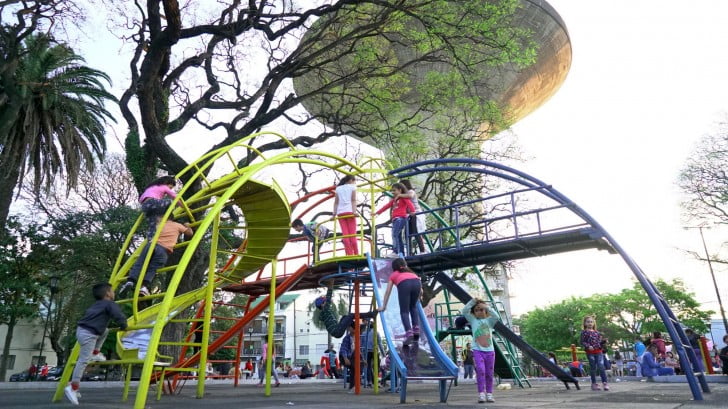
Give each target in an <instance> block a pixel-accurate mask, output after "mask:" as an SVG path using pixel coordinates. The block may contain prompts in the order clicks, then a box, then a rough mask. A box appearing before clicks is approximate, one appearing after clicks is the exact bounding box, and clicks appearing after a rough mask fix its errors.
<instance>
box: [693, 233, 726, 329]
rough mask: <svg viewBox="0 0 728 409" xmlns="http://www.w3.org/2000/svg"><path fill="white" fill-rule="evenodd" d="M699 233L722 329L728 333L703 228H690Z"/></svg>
mask: <svg viewBox="0 0 728 409" xmlns="http://www.w3.org/2000/svg"><path fill="white" fill-rule="evenodd" d="M692 228H693V229H698V231H700V240H702V242H703V250H705V260H706V261H707V262H708V269H710V277H711V278H712V279H713V288H715V295H716V297H718V308H720V315H721V317H723V328H725V329H726V330H727V331H728V320H726V318H725V309H724V308H723V301H722V300H721V298H720V290H718V282H717V281H715V272H714V271H713V264H712V263H711V262H710V254H709V253H708V246H706V245H705V236H703V226H698V227H692Z"/></svg>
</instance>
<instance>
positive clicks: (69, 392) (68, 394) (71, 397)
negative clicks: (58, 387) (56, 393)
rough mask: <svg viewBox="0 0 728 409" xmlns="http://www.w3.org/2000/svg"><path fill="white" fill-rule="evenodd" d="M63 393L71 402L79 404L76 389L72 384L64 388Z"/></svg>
mask: <svg viewBox="0 0 728 409" xmlns="http://www.w3.org/2000/svg"><path fill="white" fill-rule="evenodd" d="M63 394H64V395H66V399H68V401H69V402H71V404H73V405H78V396H77V395H76V391H74V390H73V388H72V387H71V385H68V386H66V387H65V388H63Z"/></svg>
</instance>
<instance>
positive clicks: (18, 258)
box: [0, 218, 44, 381]
mask: <svg viewBox="0 0 728 409" xmlns="http://www.w3.org/2000/svg"><path fill="white" fill-rule="evenodd" d="M36 234H37V228H36V226H32V225H31V226H23V225H21V224H20V223H19V222H18V221H17V220H15V219H14V218H11V219H9V220H8V223H7V225H6V232H5V234H2V235H0V325H7V333H6V334H5V339H4V343H3V350H2V351H3V352H2V356H3V357H7V356H9V355H10V346H11V344H12V342H13V332H14V330H15V326H16V325H17V324H18V322H19V321H20V320H22V319H28V318H33V317H36V316H38V305H39V301H40V300H41V298H42V297H43V290H44V287H43V285H42V284H43V276H42V274H41V273H40V269H39V265H38V264H37V263H36V262H35V260H34V257H32V255H30V252H29V250H28V248H29V242H30V241H32V238H33V236H35V235H36ZM1 361H2V362H0V381H5V374H6V372H7V360H5V359H2V360H1Z"/></svg>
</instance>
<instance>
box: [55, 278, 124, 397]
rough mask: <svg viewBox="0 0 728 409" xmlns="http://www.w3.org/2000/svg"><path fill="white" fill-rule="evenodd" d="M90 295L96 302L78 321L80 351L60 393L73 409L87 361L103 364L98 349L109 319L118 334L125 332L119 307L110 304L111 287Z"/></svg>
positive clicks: (98, 286)
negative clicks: (71, 372)
mask: <svg viewBox="0 0 728 409" xmlns="http://www.w3.org/2000/svg"><path fill="white" fill-rule="evenodd" d="M91 291H92V292H93V295H94V298H95V299H96V302H95V303H94V304H93V305H91V307H89V308H88V309H87V310H86V312H85V313H84V314H83V317H82V318H81V319H80V320H79V321H78V327H76V339H77V340H78V344H79V345H80V351H79V353H78V359H77V360H76V366H75V367H74V368H73V375H71V384H70V385H68V386H66V388H65V389H64V390H63V392H64V394H65V395H66V399H68V400H69V401H70V402H71V403H72V404H74V405H78V398H79V393H78V388H79V386H81V376H83V372H84V371H85V370H86V366H87V365H88V363H89V361H105V360H106V357H105V356H104V354H102V353H101V352H100V349H101V346H102V345H103V344H104V341H105V340H106V336H107V335H108V334H109V329H108V326H109V321H111V319H112V318H113V320H114V321H115V322H116V323H117V324H119V327H121V329H122V330H123V329H126V317H125V316H124V314H123V313H122V312H121V309H120V308H119V306H118V305H116V303H114V291H113V290H112V289H111V284H109V283H101V284H96V285H95V286H93V289H92V290H91Z"/></svg>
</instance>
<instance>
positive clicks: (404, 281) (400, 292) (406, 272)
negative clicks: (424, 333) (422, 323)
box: [378, 258, 422, 345]
mask: <svg viewBox="0 0 728 409" xmlns="http://www.w3.org/2000/svg"><path fill="white" fill-rule="evenodd" d="M395 285H396V286H397V296H398V298H399V316H400V318H401V319H402V325H403V326H404V329H405V340H404V342H403V343H402V344H403V345H410V344H412V342H414V341H415V340H416V339H419V337H420V327H419V325H418V323H419V318H418V315H417V300H418V299H419V298H420V296H421V295H422V281H420V277H418V276H417V274H415V272H414V271H412V270H410V268H409V267H407V262H406V261H404V259H403V258H398V259H395V260H394V261H392V274H391V275H390V276H389V281H388V282H387V290H386V291H385V292H384V301H383V302H382V306H381V307H379V308H378V309H379V311H384V310H385V309H386V308H387V304H388V303H389V295H390V294H391V293H392V287H393V286H395Z"/></svg>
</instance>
